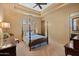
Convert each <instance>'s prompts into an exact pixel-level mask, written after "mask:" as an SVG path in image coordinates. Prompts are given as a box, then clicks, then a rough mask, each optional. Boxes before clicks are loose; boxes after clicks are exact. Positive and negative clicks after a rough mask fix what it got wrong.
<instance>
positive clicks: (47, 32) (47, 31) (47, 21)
mask: <svg viewBox="0 0 79 59" xmlns="http://www.w3.org/2000/svg"><path fill="white" fill-rule="evenodd" d="M47 44H48V21H47Z"/></svg>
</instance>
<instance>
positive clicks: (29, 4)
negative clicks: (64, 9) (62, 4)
mask: <svg viewBox="0 0 79 59" xmlns="http://www.w3.org/2000/svg"><path fill="white" fill-rule="evenodd" d="M20 4H21V5H23V6H25V7H28V8H31V9H33V10H36V11H42V10H44V9H45V8H47V7H48V6H49V5H51V3H47V5H41V6H42V9H40V8H39V7H38V6H37V7H35V8H33V7H34V6H35V4H34V3H20Z"/></svg>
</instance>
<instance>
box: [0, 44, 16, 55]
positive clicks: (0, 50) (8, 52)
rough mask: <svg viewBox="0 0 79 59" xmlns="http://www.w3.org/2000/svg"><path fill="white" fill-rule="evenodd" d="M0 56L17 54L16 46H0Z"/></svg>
mask: <svg viewBox="0 0 79 59" xmlns="http://www.w3.org/2000/svg"><path fill="white" fill-rule="evenodd" d="M0 56H16V46H15V45H13V46H10V47H6V48H0Z"/></svg>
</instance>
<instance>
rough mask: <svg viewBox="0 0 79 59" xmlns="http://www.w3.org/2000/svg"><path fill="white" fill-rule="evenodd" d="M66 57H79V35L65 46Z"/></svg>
mask: <svg viewBox="0 0 79 59" xmlns="http://www.w3.org/2000/svg"><path fill="white" fill-rule="evenodd" d="M64 47H65V55H66V56H67V55H72V56H79V35H76V36H74V37H73V38H71V40H70V42H69V43H67V44H66V45H65V46H64Z"/></svg>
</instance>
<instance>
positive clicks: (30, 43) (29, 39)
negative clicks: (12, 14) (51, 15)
mask: <svg viewBox="0 0 79 59" xmlns="http://www.w3.org/2000/svg"><path fill="white" fill-rule="evenodd" d="M30 22H31V21H30V17H29V50H30V51H31V23H30Z"/></svg>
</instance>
